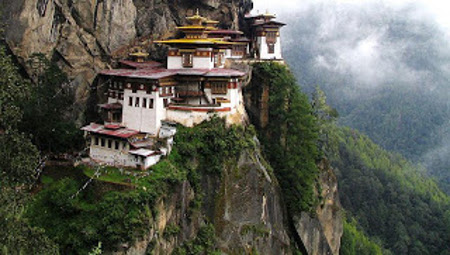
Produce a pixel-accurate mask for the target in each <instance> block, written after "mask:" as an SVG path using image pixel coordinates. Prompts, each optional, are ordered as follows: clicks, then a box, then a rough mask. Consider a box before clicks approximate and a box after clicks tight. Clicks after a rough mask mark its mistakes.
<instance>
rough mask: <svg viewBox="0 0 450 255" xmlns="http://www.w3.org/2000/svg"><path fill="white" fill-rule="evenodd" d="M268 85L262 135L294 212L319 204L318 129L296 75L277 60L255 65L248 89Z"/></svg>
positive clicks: (269, 157) (263, 143) (288, 204)
mask: <svg viewBox="0 0 450 255" xmlns="http://www.w3.org/2000/svg"><path fill="white" fill-rule="evenodd" d="M262 86H268V87H269V94H270V97H269V102H268V109H269V113H268V115H269V116H268V118H269V121H268V124H267V126H265V127H263V128H260V130H259V138H260V140H261V143H262V145H263V151H264V154H265V158H266V159H267V160H268V161H269V162H270V164H271V166H272V167H273V169H274V171H275V174H276V176H277V178H278V180H279V182H280V185H281V188H282V189H283V195H284V197H285V201H286V202H287V206H288V208H289V209H290V211H291V212H294V213H295V212H299V211H309V210H311V208H312V206H313V205H315V204H316V202H317V201H316V200H317V199H316V196H315V195H314V184H315V180H316V179H317V176H318V169H317V166H316V160H317V159H318V156H319V152H318V149H317V139H318V129H317V122H316V118H315V117H314V116H313V114H312V108H311V105H310V104H309V101H308V98H307V96H306V95H305V94H303V93H301V92H300V90H299V87H298V85H297V83H296V81H295V78H294V76H293V75H292V74H291V72H289V70H288V69H287V67H286V66H284V65H281V64H278V63H258V64H255V65H254V66H253V78H252V82H251V84H250V85H249V88H247V89H249V90H252V89H258V87H262Z"/></svg>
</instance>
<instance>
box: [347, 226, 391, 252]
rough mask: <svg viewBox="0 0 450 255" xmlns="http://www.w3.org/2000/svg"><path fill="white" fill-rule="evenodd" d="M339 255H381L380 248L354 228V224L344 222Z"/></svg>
mask: <svg viewBox="0 0 450 255" xmlns="http://www.w3.org/2000/svg"><path fill="white" fill-rule="evenodd" d="M339 254H341V255H359V254H364V255H382V254H383V253H382V250H381V248H380V246H378V245H377V244H376V243H374V242H373V241H371V240H370V239H369V238H368V237H367V236H366V235H364V233H363V232H361V231H359V230H358V229H357V227H356V222H347V221H344V232H343V234H342V238H341V248H340V250H339Z"/></svg>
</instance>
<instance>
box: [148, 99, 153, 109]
mask: <svg viewBox="0 0 450 255" xmlns="http://www.w3.org/2000/svg"><path fill="white" fill-rule="evenodd" d="M148 108H150V109H153V98H150V103H149V104H148Z"/></svg>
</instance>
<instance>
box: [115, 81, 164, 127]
mask: <svg viewBox="0 0 450 255" xmlns="http://www.w3.org/2000/svg"><path fill="white" fill-rule="evenodd" d="M130 97H132V98H133V102H132V105H131V106H130V105H129V100H130ZM136 98H139V106H138V107H137V106H136ZM144 98H145V99H147V105H146V107H145V108H144V107H143V99H144ZM151 99H153V109H151V108H149V106H150V102H151ZM165 115H166V109H165V108H164V101H163V98H161V97H160V96H159V92H156V91H153V92H152V93H151V94H147V92H146V91H142V90H137V91H136V93H133V92H132V90H130V89H125V94H124V105H123V112H122V124H123V125H124V126H125V127H127V128H130V129H135V130H138V131H140V132H144V133H149V134H151V135H157V134H158V131H159V128H160V127H161V120H162V119H165Z"/></svg>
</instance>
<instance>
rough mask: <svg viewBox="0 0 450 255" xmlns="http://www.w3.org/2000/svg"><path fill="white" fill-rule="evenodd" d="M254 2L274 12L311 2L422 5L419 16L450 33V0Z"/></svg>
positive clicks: (301, 7) (279, 0)
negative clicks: (427, 17)
mask: <svg viewBox="0 0 450 255" xmlns="http://www.w3.org/2000/svg"><path fill="white" fill-rule="evenodd" d="M253 2H254V10H253V11H254V12H256V11H257V10H259V11H260V12H265V11H266V10H269V11H270V12H274V13H283V12H295V11H298V10H299V9H304V8H307V7H308V6H309V5H311V4H320V3H335V4H351V5H365V4H368V3H373V2H379V3H383V4H385V5H388V6H391V7H393V8H396V7H397V8H401V7H404V6H405V5H409V4H415V5H422V6H423V8H421V10H422V11H423V13H418V16H421V15H424V16H429V17H432V18H433V19H435V20H436V21H437V22H438V23H439V24H441V25H442V27H443V28H444V29H445V30H446V32H447V33H449V34H450V1H448V0H278V1H274V0H253ZM419 18H420V17H419Z"/></svg>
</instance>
